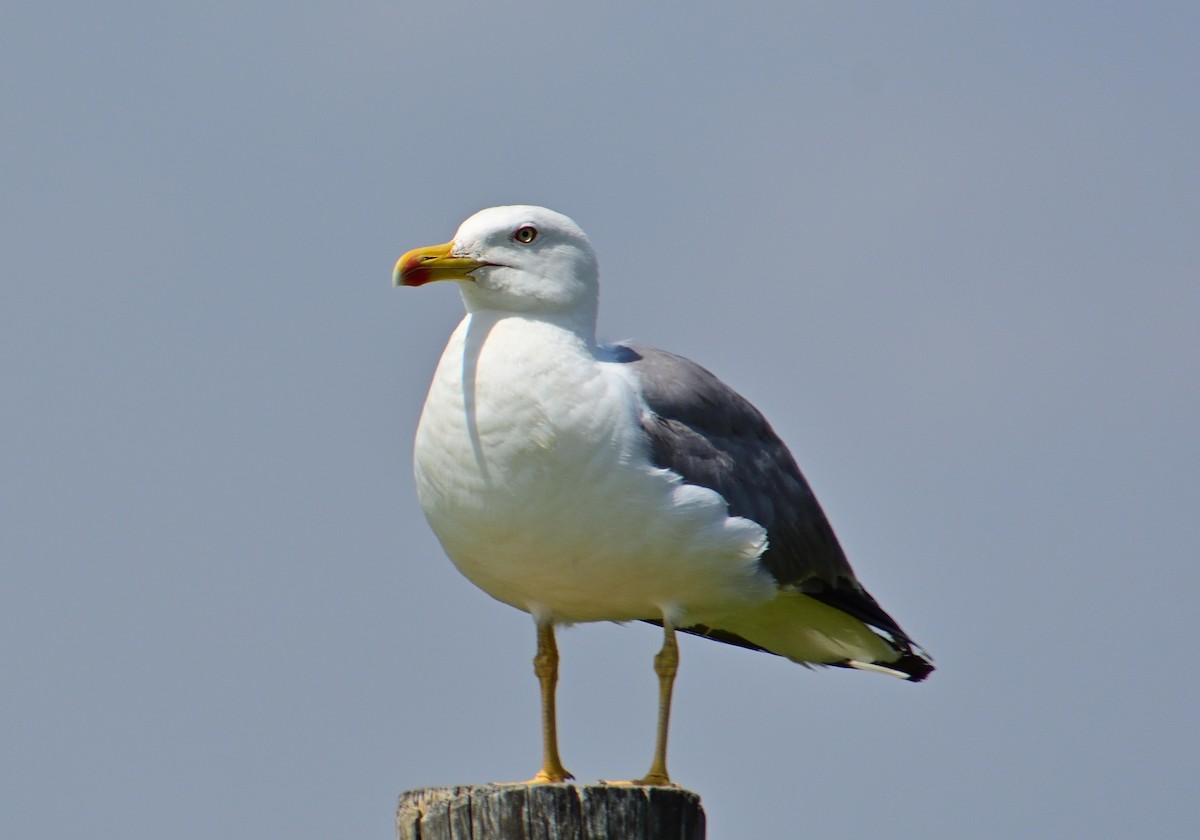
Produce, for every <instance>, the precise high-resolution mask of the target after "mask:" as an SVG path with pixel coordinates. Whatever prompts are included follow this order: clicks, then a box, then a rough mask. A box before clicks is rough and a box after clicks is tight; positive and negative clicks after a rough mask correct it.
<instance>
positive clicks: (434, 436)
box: [414, 366, 774, 622]
mask: <svg viewBox="0 0 1200 840" xmlns="http://www.w3.org/2000/svg"><path fill="white" fill-rule="evenodd" d="M460 368H461V366H459V368H452V371H451V372H452V373H453V371H454V370H457V369H460ZM442 373H443V372H442V371H441V370H439V376H438V377H436V378H435V381H434V386H433V388H432V389H431V391H430V394H429V398H428V399H427V401H426V405H425V410H424V413H423V414H422V418H421V423H420V426H419V429H418V433H417V441H416V449H415V459H414V460H415V467H416V478H417V489H418V495H419V497H420V500H421V505H422V508H423V509H424V511H425V515H426V517H427V518H428V519H429V522H430V525H431V526H432V527H433V530H434V532H435V533H436V534H437V536H438V539H439V540H440V541H441V543H442V545H443V547H444V548H445V550H446V553H447V554H448V555H449V556H450V558H451V560H452V561H453V562H454V563H455V565H456V566H457V567H458V569H459V570H460V571H461V572H462V573H463V574H464V575H465V576H466V577H467V578H469V579H470V580H471V581H472V582H473V583H475V584H476V585H477V586H479V587H480V588H481V589H483V590H484V591H486V592H487V593H488V594H490V595H492V596H493V597H495V598H497V599H498V600H501V601H503V602H505V603H508V604H511V605H513V606H515V607H518V608H520V609H523V610H526V611H528V612H531V613H534V614H535V615H537V616H539V617H545V618H550V619H554V620H557V621H563V622H574V621H597V620H615V621H622V620H632V619H637V618H660V617H662V616H664V615H666V616H667V617H669V618H671V619H672V620H674V621H686V620H687V618H688V617H689V616H691V617H695V616H698V615H704V614H709V613H715V612H724V611H727V610H729V609H736V608H737V607H738V606H742V605H750V604H753V603H758V602H760V601H763V600H766V599H768V598H770V597H771V596H772V595H773V594H774V583H773V581H772V580H771V579H770V577H769V575H768V574H767V573H765V572H764V571H763V570H762V569H761V568H760V566H759V563H758V557H759V555H760V554H761V553H762V551H763V549H764V548H765V544H766V535H765V532H764V531H763V529H762V528H761V527H760V526H758V525H757V524H756V523H753V522H750V521H749V520H746V519H741V518H738V517H729V516H728V515H727V509H726V505H725V503H724V501H723V500H722V499H721V497H720V496H719V495H718V494H716V493H714V492H712V491H710V490H707V489H703V488H698V487H692V486H689V485H684V484H682V483H681V482H680V481H679V480H678V478H677V477H674V476H673V475H672V474H670V473H668V472H666V471H663V470H658V469H655V468H653V467H652V466H651V465H650V464H649V463H648V461H647V460H646V456H645V451H644V449H645V445H644V443H643V442H642V441H641V439H640V436H639V433H638V432H637V425H636V423H635V422H633V421H632V418H633V415H632V414H631V411H632V409H631V408H630V406H629V403H628V402H627V401H626V400H623V399H621V398H620V395H619V394H618V395H617V396H616V397H614V396H613V395H612V394H611V393H607V391H606V389H609V388H610V387H611V386H612V383H606V382H604V381H601V380H602V377H601V379H594V380H589V381H584V382H560V383H558V387H556V388H552V389H550V390H549V391H545V390H533V391H532V392H528V391H527V392H521V390H520V389H519V388H514V387H511V385H512V383H509V385H510V387H507V388H498V389H494V390H492V389H486V388H485V389H478V388H477V389H475V390H474V391H473V392H472V393H473V396H474V400H473V401H470V403H468V402H467V401H466V400H464V398H463V396H462V394H463V389H462V386H461V383H460V381H458V380H457V379H455V378H451V379H450V380H449V381H445V379H444V378H443V377H442ZM564 392H565V393H564ZM551 400H559V401H560V402H559V403H557V404H553V403H551V402H550V401H551Z"/></svg>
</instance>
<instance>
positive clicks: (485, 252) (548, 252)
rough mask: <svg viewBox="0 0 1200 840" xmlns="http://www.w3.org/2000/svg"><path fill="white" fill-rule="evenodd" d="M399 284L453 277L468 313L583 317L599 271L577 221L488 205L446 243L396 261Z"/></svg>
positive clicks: (592, 305)
mask: <svg viewBox="0 0 1200 840" xmlns="http://www.w3.org/2000/svg"><path fill="white" fill-rule="evenodd" d="M392 278H393V280H394V282H395V284H396V285H397V286H423V285H425V284H426V283H430V282H432V281H434V280H457V281H459V287H460V289H461V290H462V295H463V300H464V301H465V303H466V306H467V309H468V310H469V311H478V310H501V311H509V312H520V313H528V314H536V315H552V316H553V315H568V316H576V315H579V316H584V317H585V318H590V319H591V320H592V322H593V323H594V321H595V310H596V304H597V298H598V293H599V292H598V282H599V269H598V267H597V264H596V255H595V252H594V251H592V246H591V243H590V242H588V238H587V236H585V235H584V233H583V231H582V230H580V229H579V226H578V225H577V224H575V222H573V221H571V220H570V219H569V218H567V217H566V216H564V215H562V214H561V213H555V212H554V211H553V210H547V209H546V208H544V207H531V206H528V205H514V206H511V207H491V208H488V209H487V210H481V211H479V212H478V213H476V214H475V215H474V216H471V218H469V219H467V220H466V221H465V222H463V223H462V225H461V226H460V227H459V229H458V233H456V234H455V235H454V239H452V240H451V241H450V242H447V243H445V244H443V245H431V246H429V247H425V248H415V249H413V250H412V251H409V252H408V253H407V254H405V255H404V256H402V257H401V258H400V259H399V260H398V261H397V262H396V269H395V271H394V272H393V275H392Z"/></svg>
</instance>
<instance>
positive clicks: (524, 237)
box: [513, 225, 537, 245]
mask: <svg viewBox="0 0 1200 840" xmlns="http://www.w3.org/2000/svg"><path fill="white" fill-rule="evenodd" d="M513 239H515V240H517V241H518V242H520V243H521V244H522V245H528V244H529V243H530V242H532V241H533V240H535V239H537V228H535V227H534V226H533V225H521V227H519V228H517V232H516V233H514V234H513Z"/></svg>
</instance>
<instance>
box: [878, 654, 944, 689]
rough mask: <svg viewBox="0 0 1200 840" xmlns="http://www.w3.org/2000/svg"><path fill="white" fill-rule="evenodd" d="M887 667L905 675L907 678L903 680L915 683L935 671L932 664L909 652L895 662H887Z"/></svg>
mask: <svg viewBox="0 0 1200 840" xmlns="http://www.w3.org/2000/svg"><path fill="white" fill-rule="evenodd" d="M887 667H889V668H895V669H896V670H897V671H901V672H903V673H904V674H907V675H908V676H907V677H906V678H905V679H907V680H908V681H909V682H915V683H918V682H921V681H922V680H923V679H925V678H926V677H928V676H929V675H930V674H932V673H933V672H934V671H936V670H937V668H935V667H934V665H933V663H932V662H930V661H929V660H928V659H926V658H925V657H924V656H922V655H921V654H919V653H916V652H915V651H911V650H910V651H906V652H905V653H904V654H903V655H901V657H900V658H899V659H898V660H896V661H895V662H889V663H888V665H887Z"/></svg>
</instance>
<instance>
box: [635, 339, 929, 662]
mask: <svg viewBox="0 0 1200 840" xmlns="http://www.w3.org/2000/svg"><path fill="white" fill-rule="evenodd" d="M615 350H616V351H617V352H616V354H615V358H616V360H617V361H619V362H623V363H625V364H628V365H630V366H631V369H632V370H633V372H634V374H635V376H636V378H637V380H638V383H639V384H640V386H641V389H642V397H643V399H644V400H645V402H646V405H647V406H648V407H649V409H650V413H649V414H648V415H646V416H644V417H643V418H642V428H643V430H644V431H645V433H646V435H647V437H648V438H649V440H650V457H651V459H652V460H653V462H654V463H655V465H656V466H659V467H662V468H666V469H670V470H673V471H674V472H676V473H678V474H679V475H680V476H682V477H683V479H684V481H687V482H688V483H689V484H696V485H699V486H701V487H707V488H709V489H711V490H715V491H716V492H718V493H720V494H721V495H722V496H723V497H724V498H725V501H726V502H727V503H728V505H729V513H730V514H731V515H733V516H742V517H745V518H747V519H751V520H753V521H755V522H757V523H758V524H759V525H761V526H763V527H764V528H765V529H766V530H767V537H768V540H769V545H768V548H767V550H766V551H765V552H764V553H763V555H762V558H761V562H762V564H763V566H764V567H765V568H766V569H767V570H768V571H769V572H770V573H771V575H772V576H774V578H775V580H777V581H778V582H779V584H780V585H781V586H788V587H793V588H795V589H798V590H799V591H801V592H803V593H805V594H806V595H809V596H811V597H813V598H815V599H817V600H819V601H821V602H823V603H825V604H828V605H829V606H831V607H835V608H836V609H839V610H842V611H843V612H845V613H848V614H850V615H852V616H854V617H855V618H857V619H859V620H860V621H862V622H864V623H866V624H869V625H871V626H872V627H875V628H876V629H879V630H882V631H884V632H885V633H887V634H888V635H890V636H891V637H892V639H893V641H894V642H896V643H897V644H898V646H899V647H900V648H902V649H905V650H907V649H908V648H909V646H910V645H911V644H912V642H911V640H910V639H909V638H908V636H907V635H906V634H905V633H904V631H903V630H901V629H900V626H899V625H898V624H897V623H896V621H895V619H893V618H892V617H891V616H890V615H888V614H887V613H886V612H884V610H883V608H882V607H880V606H879V604H878V603H877V602H876V601H875V599H874V598H872V597H871V595H870V593H868V592H867V591H866V590H865V589H864V588H863V587H862V584H860V583H859V582H858V580H857V579H856V578H855V577H854V571H853V569H851V568H850V562H849V561H848V560H847V559H846V555H845V553H844V552H843V551H842V547H841V545H840V544H839V543H838V540H837V536H835V535H834V532H833V528H832V526H830V524H829V520H828V519H826V518H825V513H824V512H823V511H822V510H821V506H820V504H818V502H817V499H816V496H814V495H813V492H812V489H811V488H810V487H809V486H808V482H807V481H805V479H804V475H803V474H802V473H801V472H800V468H799V467H798V466H796V461H795V459H794V458H792V454H791V453H790V452H789V451H788V448H787V447H786V446H785V445H784V443H783V441H781V440H780V439H779V436H778V435H776V434H775V432H774V430H772V429H771V426H770V424H769V423H767V420H766V418H765V417H763V415H762V414H761V413H760V412H759V411H758V409H756V408H755V407H754V406H753V405H751V404H750V402H749V401H748V400H746V399H745V398H744V397H742V396H741V395H740V394H738V393H737V392H736V391H734V390H733V389H732V388H730V387H729V386H728V385H726V384H725V383H724V382H722V381H721V380H719V379H717V377H715V376H713V374H711V373H709V372H708V371H707V370H705V369H704V368H702V367H701V366H700V365H698V364H696V363H695V362H692V361H690V360H688V359H685V358H683V357H682V356H676V355H675V354H673V353H668V352H666V351H665V350H657V349H655V348H653V347H644V346H642V345H637V344H630V345H617V346H616V347H615ZM722 640H723V641H729V642H732V643H734V644H738V643H741V642H744V640H741V642H739V640H737V639H722ZM747 646H751V647H756V646H755V645H747Z"/></svg>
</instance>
